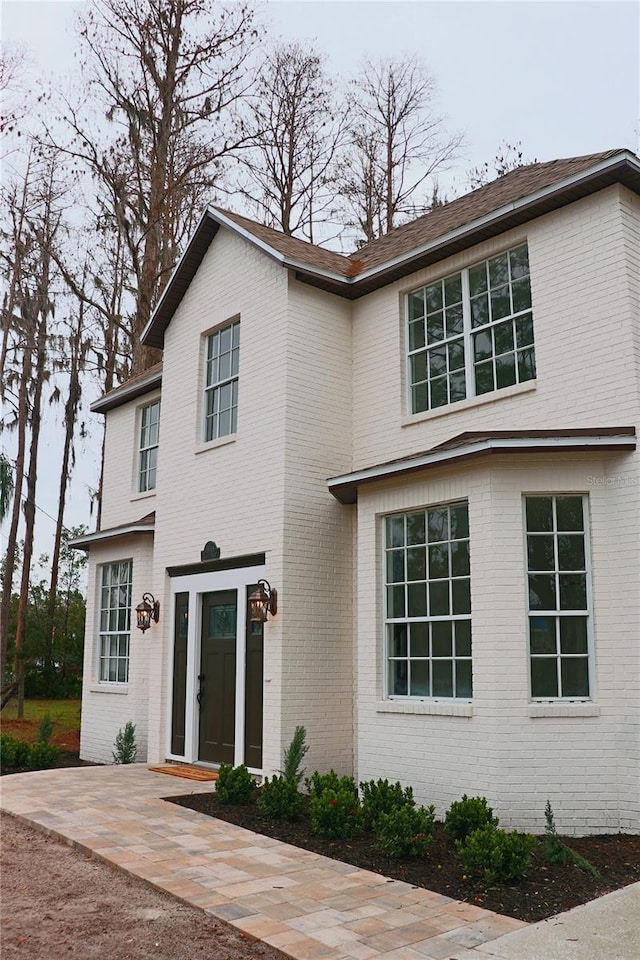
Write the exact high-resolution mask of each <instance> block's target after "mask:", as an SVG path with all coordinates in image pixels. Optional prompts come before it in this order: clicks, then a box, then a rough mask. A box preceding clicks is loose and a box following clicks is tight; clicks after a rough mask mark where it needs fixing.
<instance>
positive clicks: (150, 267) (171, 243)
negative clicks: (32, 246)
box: [49, 0, 257, 373]
mask: <svg viewBox="0 0 640 960" xmlns="http://www.w3.org/2000/svg"><path fill="white" fill-rule="evenodd" d="M81 38H82V41H83V44H84V50H85V64H84V73H85V77H86V80H87V84H88V90H89V93H90V94H91V98H90V100H88V101H87V102H85V103H84V104H72V103H71V102H70V100H69V99H67V100H66V101H65V102H63V104H62V110H63V114H64V119H65V120H66V122H67V124H68V127H69V129H70V131H71V138H70V140H69V141H68V142H67V143H65V144H64V149H65V151H66V153H67V155H68V156H70V157H72V158H74V159H75V160H76V161H77V162H78V164H79V165H80V167H81V169H85V170H88V171H89V172H90V174H91V176H92V177H93V182H94V188H95V191H96V194H97V196H98V208H97V209H96V210H95V211H94V215H95V217H96V222H97V224H100V226H101V228H102V229H105V230H107V231H110V232H111V233H113V234H117V235H118V237H119V238H121V241H122V245H123V249H124V250H125V251H126V258H127V263H126V267H127V277H126V289H127V291H128V294H129V300H130V306H129V311H130V353H131V356H132V372H134V373H135V372H139V371H140V370H141V369H144V368H145V366H147V365H148V364H149V363H150V362H153V361H155V359H157V357H156V356H155V355H153V354H150V353H149V352H148V351H147V350H145V348H143V347H142V345H141V344H140V341H139V335H140V332H141V331H142V329H143V328H144V326H145V324H146V323H147V321H148V319H149V316H150V313H151V309H152V305H153V303H154V302H155V300H156V299H157V297H158V294H159V292H160V290H161V289H162V287H163V285H164V283H165V282H166V280H167V279H168V275H169V273H170V271H171V269H172V268H173V265H174V263H175V260H176V257H177V251H178V249H179V247H180V245H181V243H182V242H183V241H184V239H185V237H186V236H187V235H188V232H189V230H190V229H191V227H192V225H193V218H194V211H195V210H196V209H197V208H198V207H199V206H200V205H201V200H202V197H203V195H204V194H205V193H210V192H211V190H212V188H213V186H214V184H215V182H216V178H217V177H219V176H220V170H221V165H222V163H223V161H224V160H225V159H226V158H227V156H228V155H229V154H230V153H232V152H233V151H234V150H237V149H239V148H240V147H242V146H243V145H244V144H245V143H246V135H245V132H244V130H243V128H242V124H241V123H240V122H239V121H238V122H236V120H237V118H236V115H235V108H236V107H237V104H238V103H239V101H240V100H241V99H242V97H243V96H244V95H245V93H246V91H247V88H248V85H249V82H250V80H249V78H248V70H247V65H248V59H249V56H250V54H251V52H252V49H253V46H254V45H255V43H256V40H257V30H256V29H255V27H254V25H253V14H252V12H251V11H250V10H249V8H248V7H246V6H244V5H243V4H242V3H234V4H230V5H223V4H213V3H211V2H210V0H172V2H171V3H158V2H157V0H92V3H91V5H90V7H89V10H88V12H87V14H86V15H85V16H84V18H83V19H82V21H81ZM98 105H99V109H100V110H101V112H102V115H103V116H104V117H105V118H106V125H105V124H102V126H98V127H96V124H95V122H92V121H91V115H92V114H95V111H96V106H98ZM57 139H58V137H57V135H55V134H54V133H52V132H49V141H50V142H51V141H54V140H57Z"/></svg>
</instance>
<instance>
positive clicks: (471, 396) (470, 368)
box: [402, 237, 538, 426]
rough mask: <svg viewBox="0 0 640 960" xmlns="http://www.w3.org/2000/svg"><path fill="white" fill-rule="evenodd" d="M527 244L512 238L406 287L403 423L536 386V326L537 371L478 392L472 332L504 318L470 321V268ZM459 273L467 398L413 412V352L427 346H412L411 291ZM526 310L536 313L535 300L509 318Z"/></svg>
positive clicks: (404, 301)
mask: <svg viewBox="0 0 640 960" xmlns="http://www.w3.org/2000/svg"><path fill="white" fill-rule="evenodd" d="M525 245H526V246H527V251H528V240H527V238H526V237H524V238H522V239H521V240H517V241H516V240H513V241H511V242H510V243H509V245H508V246H507V247H505V248H504V249H502V250H495V251H492V252H491V253H487V254H486V255H485V256H483V257H480V258H479V259H474V260H473V261H471V262H470V263H468V264H467V265H466V266H463V267H458V269H456V270H453V271H451V272H450V273H446V274H444V275H442V276H435V277H433V278H432V279H430V280H425V281H424V283H422V284H420V285H419V286H415V285H414V286H412V287H410V288H407V289H406V290H404V291H403V293H402V298H403V318H404V322H403V329H404V344H403V351H404V359H405V362H404V382H405V383H404V386H405V391H404V392H405V406H404V412H403V413H404V416H403V423H402V425H403V426H407V425H409V424H411V423H417V422H419V421H420V420H423V419H431V418H432V417H436V416H442V415H443V414H445V413H449V412H452V411H456V412H458V411H460V410H464V409H465V407H467V406H473V405H475V404H478V403H482V402H490V401H491V400H496V399H501V398H502V397H505V396H513V393H514V392H526V391H528V390H530V389H533V388H534V387H535V383H536V378H537V365H538V364H537V361H538V358H537V356H536V342H535V329H534V339H533V343H532V344H531V346H532V348H533V351H534V358H535V364H536V374H535V375H534V376H533V377H532V378H531V379H530V380H518V381H517V382H516V383H514V384H511V385H509V386H506V387H496V388H495V389H494V390H490V391H488V392H487V393H479V394H476V389H475V365H474V360H473V335H474V334H475V333H479V332H481V331H482V330H485V329H486V330H490V329H491V328H492V327H493V326H495V325H496V324H497V323H500V322H501V321H495V322H491V323H488V324H485V325H484V326H482V327H473V326H472V323H471V292H470V287H469V271H470V270H471V269H472V268H473V267H475V266H477V265H478V264H480V263H486V262H488V261H489V260H492V259H494V257H499V256H500V255H501V254H504V253H508V252H509V251H510V250H515V249H517V248H518V247H522V246H525ZM457 274H460V276H461V283H462V335H461V336H462V340H463V343H464V354H465V368H464V369H465V388H466V397H464V399H461V400H454V401H452V402H449V403H446V404H443V405H442V406H439V407H429V408H428V409H427V410H420V411H418V412H415V413H414V412H413V401H412V393H411V388H412V383H411V358H412V356H414V355H415V354H416V353H419V352H420V351H421V350H422V349H424V348H420V349H419V350H417V351H413V352H412V351H411V350H410V341H409V296H410V295H411V293H413V292H415V291H416V290H420V289H421V288H426V287H428V286H430V285H431V284H433V283H438V281H440V280H442V281H444V280H447V279H448V278H449V277H454V276H456V275H457ZM529 290H530V293H531V295H532V291H531V262H530V261H529ZM532 299H533V295H532ZM526 313H531V316H532V318H533V313H534V311H533V303H532V304H531V306H530V307H529V308H528V310H522V311H519V312H518V313H515V314H511V315H510V318H511V319H513V318H515V317H518V316H520V315H524V314H526ZM502 319H504V320H506V319H508V318H507V317H504V318H502ZM443 342H444V343H445V344H446V343H448V342H449V340H448V339H447V340H445V341H443ZM515 352H516V354H517V349H516V351H515ZM516 364H517V361H516ZM507 391H510V392H507Z"/></svg>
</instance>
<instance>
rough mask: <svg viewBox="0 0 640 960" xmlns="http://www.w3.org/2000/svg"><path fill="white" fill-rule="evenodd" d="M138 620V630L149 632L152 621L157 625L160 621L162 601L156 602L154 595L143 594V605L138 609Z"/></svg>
mask: <svg viewBox="0 0 640 960" xmlns="http://www.w3.org/2000/svg"><path fill="white" fill-rule="evenodd" d="M136 618H137V621H138V630H142V632H143V633H144V632H145V630H148V629H149V627H150V626H151V621H152V620H153V622H154V623H157V622H158V620H159V619H160V601H159V600H156V599H155V597H154V596H153V594H152V593H143V594H142V603H139V604H138V606H137V607H136Z"/></svg>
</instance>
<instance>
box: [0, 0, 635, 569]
mask: <svg viewBox="0 0 640 960" xmlns="http://www.w3.org/2000/svg"><path fill="white" fill-rule="evenodd" d="M84 5H85V4H84V2H77V0H2V2H0V18H1V19H0V31H1V35H2V41H3V44H11V45H13V44H16V43H17V44H24V45H25V46H26V47H27V48H28V49H29V50H30V51H31V55H32V57H33V60H34V63H35V65H36V69H37V70H38V71H40V72H41V73H42V75H43V76H46V77H51V78H59V79H64V78H66V77H68V76H69V75H70V73H71V72H72V71H73V69H74V57H73V51H74V46H75V38H74V34H73V20H74V15H75V13H76V12H77V11H78V10H81V9H82V8H83V7H84ZM259 6H260V8H261V12H262V14H263V15H264V16H265V17H266V18H267V19H268V20H269V19H270V21H271V25H272V27H271V33H272V34H273V35H278V34H280V35H282V36H283V37H285V38H292V39H308V38H316V39H317V47H318V49H319V50H322V51H324V52H325V53H326V54H327V56H328V57H329V65H330V68H331V71H332V73H335V74H341V75H349V74H350V73H352V72H355V69H356V65H357V63H358V61H359V60H360V58H361V57H362V56H363V55H364V54H368V55H370V56H371V57H374V58H375V57H379V56H386V55H389V54H399V53H403V52H406V51H409V52H413V51H417V52H418V53H420V54H421V55H422V56H423V57H424V59H425V61H426V62H427V64H428V66H429V68H430V69H431V71H432V73H433V75H434V77H435V78H436V80H437V84H438V91H439V98H438V110H439V111H440V112H442V113H444V114H446V115H447V117H448V118H449V122H450V124H451V127H452V128H453V129H456V130H461V131H463V132H464V133H465V138H466V149H465V156H464V159H463V160H462V161H461V162H460V165H459V168H458V173H459V180H460V181H462V180H463V179H464V173H465V171H466V170H467V169H468V168H469V167H471V166H475V165H479V164H481V163H483V162H484V161H485V160H490V159H491V158H492V157H493V156H494V155H495V153H496V150H497V148H498V146H499V145H500V143H501V142H503V141H504V140H507V141H509V142H510V143H515V142H516V141H522V144H523V148H524V152H525V155H526V157H527V158H533V157H535V158H537V159H538V160H552V159H555V158H557V157H566V156H576V155H579V154H583V153H594V152H597V151H600V150H606V149H609V148H611V147H629V148H631V149H633V150H635V151H636V152H640V107H639V103H640V54H639V50H640V4H639V3H636V2H556V0H549V2H535V3H531V2H527V0H510V2H485V0H478V2H468V0H464V2H462V0H461V2H457V0H449V2H439V3H435V2H422V0H419V2H405V0H387V2H370V0H349V2H342V0H340V2H337V0H308V2H306V0H292V2H284V0H274V2H271V3H264V2H260V3H259ZM442 182H443V183H444V185H445V187H446V180H444V179H443V181H442ZM94 434H95V436H94V437H92V438H91V439H90V440H89V441H88V442H86V443H85V444H84V446H83V445H81V444H78V454H79V457H78V460H79V466H78V469H77V471H76V474H75V478H74V483H73V491H74V493H73V496H72V498H71V502H70V508H69V510H68V515H67V517H66V523H67V525H69V526H71V525H75V524H78V523H82V522H85V523H87V524H89V526H91V527H93V526H95V521H93V520H91V519H90V517H89V500H88V496H87V494H86V484H87V483H89V484H92V485H95V484H96V480H97V475H98V469H99V457H100V446H99V439H96V438H99V431H94ZM56 449H57V447H56V434H55V431H52V432H51V433H50V434H49V435H48V450H43V454H42V457H43V468H42V470H41V471H40V473H41V478H40V481H39V485H38V503H39V505H40V506H41V507H42V508H44V509H45V510H46V511H47V512H48V513H50V514H52V515H53V514H55V510H56V498H57V485H58V482H59V477H58V476H56V474H55V472H54V471H53V470H50V471H48V472H49V474H50V475H49V476H47V475H46V474H47V467H46V465H47V464H48V463H51V464H54V463H55V462H56ZM58 462H59V461H58ZM38 528H39V530H38V543H37V548H36V549H37V550H38V551H45V550H49V549H50V546H49V542H48V540H47V538H48V537H49V538H50V537H51V536H52V533H53V523H52V522H50V521H48V520H47V519H46V518H45V517H44V516H43V515H40V517H39V520H38Z"/></svg>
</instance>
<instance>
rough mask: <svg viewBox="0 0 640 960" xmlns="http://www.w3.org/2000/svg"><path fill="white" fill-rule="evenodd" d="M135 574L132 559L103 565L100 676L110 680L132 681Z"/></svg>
mask: <svg viewBox="0 0 640 960" xmlns="http://www.w3.org/2000/svg"><path fill="white" fill-rule="evenodd" d="M132 577H133V561H132V560H121V561H119V562H118V563H108V564H105V566H103V568H102V585H101V590H100V630H99V636H100V671H99V676H100V680H106V681H109V682H111V683H127V681H128V680H129V639H130V636H131V581H132Z"/></svg>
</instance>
